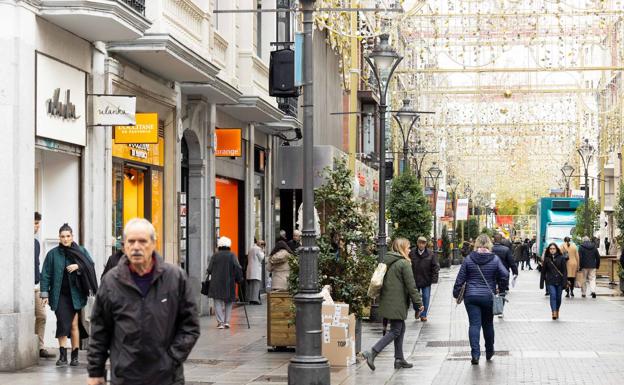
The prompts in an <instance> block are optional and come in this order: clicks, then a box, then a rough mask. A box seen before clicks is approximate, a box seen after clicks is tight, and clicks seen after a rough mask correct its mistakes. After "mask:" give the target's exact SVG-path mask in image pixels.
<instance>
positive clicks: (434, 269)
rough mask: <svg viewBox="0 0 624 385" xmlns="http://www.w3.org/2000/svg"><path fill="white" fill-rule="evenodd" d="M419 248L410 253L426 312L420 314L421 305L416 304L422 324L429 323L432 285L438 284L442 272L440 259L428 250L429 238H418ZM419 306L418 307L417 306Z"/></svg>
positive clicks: (417, 285)
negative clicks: (428, 315) (428, 312)
mask: <svg viewBox="0 0 624 385" xmlns="http://www.w3.org/2000/svg"><path fill="white" fill-rule="evenodd" d="M416 245H417V247H416V248H414V249H412V251H410V254H409V256H410V259H411V260H412V273H413V274H414V281H415V282H416V288H417V289H418V290H420V293H421V294H422V302H423V306H424V307H425V310H423V311H422V312H420V315H419V314H418V309H419V308H420V305H419V304H414V310H415V311H416V318H418V317H419V316H420V321H421V322H427V311H428V310H429V299H430V298H431V285H432V284H434V283H438V274H439V272H440V264H439V263H438V259H437V258H436V257H435V255H433V253H431V251H429V249H427V238H425V237H418V241H417V242H416ZM417 305H418V306H417Z"/></svg>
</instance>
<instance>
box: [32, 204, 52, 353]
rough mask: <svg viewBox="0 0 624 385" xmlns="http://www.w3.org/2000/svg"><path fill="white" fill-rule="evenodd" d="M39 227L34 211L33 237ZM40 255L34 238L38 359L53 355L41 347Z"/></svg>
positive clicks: (43, 326) (38, 245)
mask: <svg viewBox="0 0 624 385" xmlns="http://www.w3.org/2000/svg"><path fill="white" fill-rule="evenodd" d="M39 226H41V214H39V213H38V212H36V211H35V235H37V233H38V232H39ZM40 254H41V244H40V243H39V240H38V239H37V238H35V334H36V335H37V338H38V341H39V357H41V358H53V357H55V355H54V354H52V353H48V351H47V350H46V349H45V348H44V347H43V346H44V345H43V337H44V335H45V326H46V309H45V306H44V305H43V300H42V298H41V296H40V294H39V293H40V290H39V280H40V279H41V268H40V266H41V264H40V262H39V255H40Z"/></svg>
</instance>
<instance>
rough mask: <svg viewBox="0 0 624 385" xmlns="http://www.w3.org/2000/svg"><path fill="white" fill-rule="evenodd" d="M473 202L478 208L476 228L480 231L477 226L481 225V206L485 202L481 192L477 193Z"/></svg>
mask: <svg viewBox="0 0 624 385" xmlns="http://www.w3.org/2000/svg"><path fill="white" fill-rule="evenodd" d="M475 203H476V204H477V207H478V208H479V215H477V230H479V231H481V229H480V228H479V227H480V226H481V206H482V205H484V204H485V198H483V195H481V193H478V194H477V196H476V197H475Z"/></svg>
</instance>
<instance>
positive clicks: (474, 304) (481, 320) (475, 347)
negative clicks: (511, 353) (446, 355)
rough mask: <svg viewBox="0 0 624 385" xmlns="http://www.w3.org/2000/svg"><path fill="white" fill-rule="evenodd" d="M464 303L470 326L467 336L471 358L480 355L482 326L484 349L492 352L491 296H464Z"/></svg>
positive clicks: (492, 320) (492, 321) (492, 319)
mask: <svg viewBox="0 0 624 385" xmlns="http://www.w3.org/2000/svg"><path fill="white" fill-rule="evenodd" d="M464 305H465V306H466V312H467V313H468V320H469V322H470V327H469V328H468V338H469V339H470V351H471V355H472V357H473V358H479V357H481V348H480V338H481V329H482V328H483V337H484V339H485V351H486V352H487V353H493V352H494V314H493V313H492V296H487V297H466V298H464Z"/></svg>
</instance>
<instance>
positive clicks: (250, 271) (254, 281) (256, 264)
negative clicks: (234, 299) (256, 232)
mask: <svg viewBox="0 0 624 385" xmlns="http://www.w3.org/2000/svg"><path fill="white" fill-rule="evenodd" d="M262 262H264V241H263V240H260V241H257V240H256V239H255V238H254V244H253V246H251V249H249V253H248V254H247V272H246V274H247V276H246V278H247V299H248V301H249V303H251V304H254V305H261V304H262V300H261V299H260V288H261V286H262V275H263V269H262Z"/></svg>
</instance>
